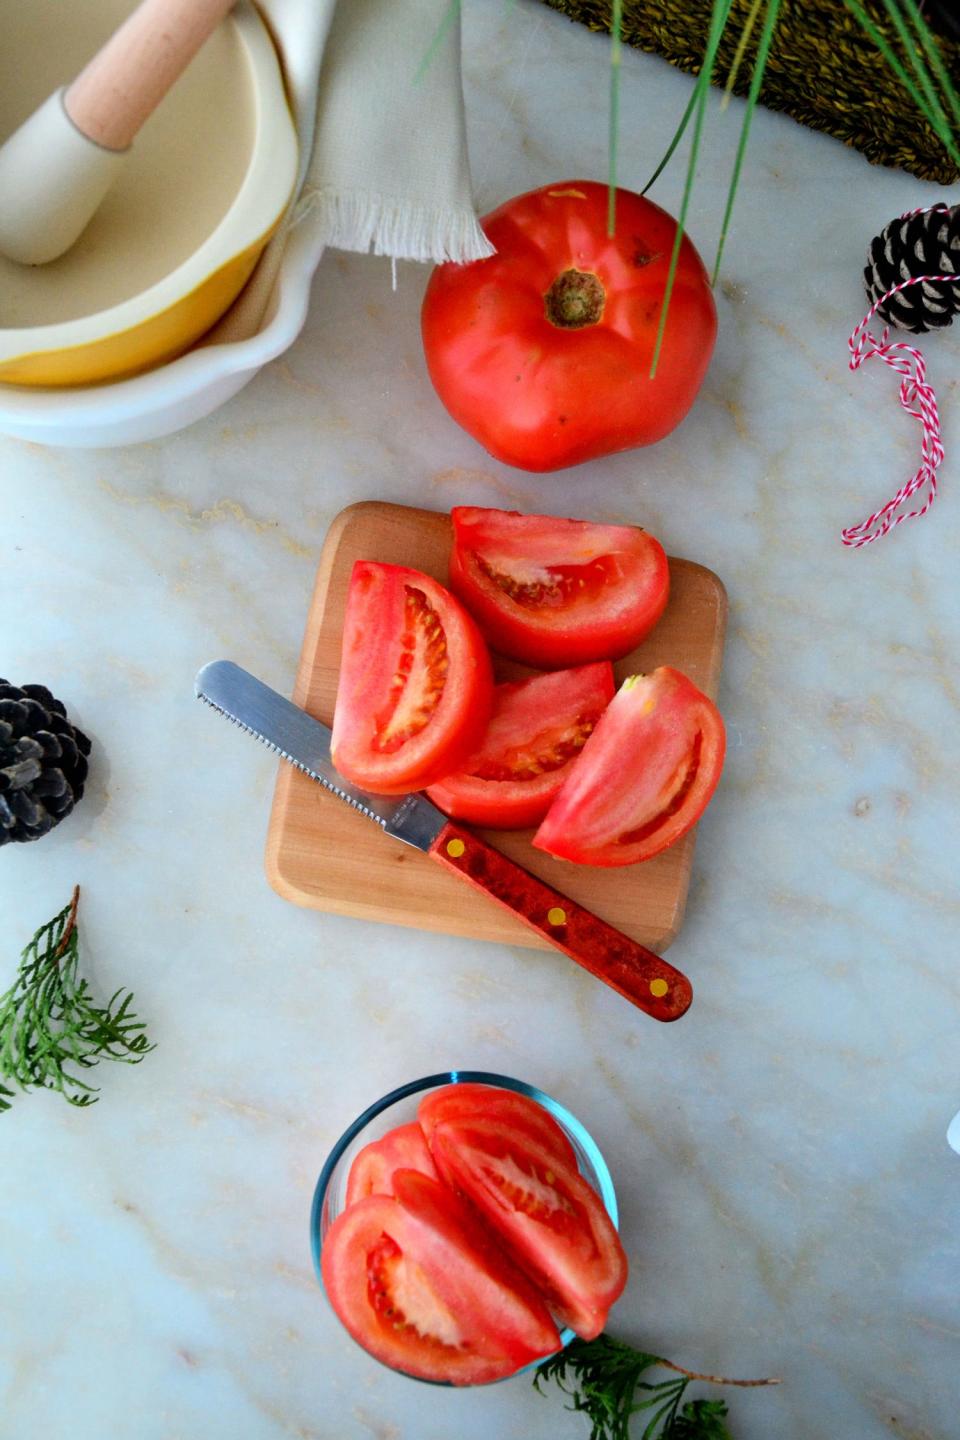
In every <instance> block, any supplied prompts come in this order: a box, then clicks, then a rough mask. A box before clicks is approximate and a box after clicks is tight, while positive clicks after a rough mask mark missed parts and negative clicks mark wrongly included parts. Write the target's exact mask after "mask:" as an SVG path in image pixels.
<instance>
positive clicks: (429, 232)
mask: <svg viewBox="0 0 960 1440" xmlns="http://www.w3.org/2000/svg"><path fill="white" fill-rule="evenodd" d="M307 216H309V217H310V221H311V224H312V225H314V226H315V227H316V228H317V229H318V230H319V232H320V235H321V236H322V238H323V240H324V243H325V244H327V245H332V246H334V248H335V249H337V250H355V251H359V252H360V253H361V254H368V253H369V252H370V251H371V250H372V251H373V253H374V254H375V255H391V256H393V258H394V259H395V260H426V261H437V262H439V261H443V260H453V261H456V262H457V263H459V264H464V263H465V262H467V261H470V260H485V259H486V258H487V256H488V255H493V254H494V253H495V251H494V248H493V246H492V245H491V244H490V241H489V240H488V239H487V237H486V235H484V233H483V230H482V229H481V227H480V222H479V221H478V219H477V217H476V215H475V214H474V213H473V211H472V210H471V209H469V208H468V207H467V206H463V205H447V206H433V205H417V204H412V203H411V202H410V201H406V200H398V199H395V198H394V197H393V196H390V195H379V194H376V193H374V192H372V191H366V190H340V189H337V190H334V189H321V188H316V187H311V188H308V189H306V190H304V192H303V194H302V195H301V196H300V199H299V200H298V202H297V205H296V209H295V211H294V215H293V224H294V225H299V224H300V223H301V222H302V221H303V220H305V219H306V218H307Z"/></svg>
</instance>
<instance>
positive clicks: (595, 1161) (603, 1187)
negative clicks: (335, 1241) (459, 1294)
mask: <svg viewBox="0 0 960 1440" xmlns="http://www.w3.org/2000/svg"><path fill="white" fill-rule="evenodd" d="M457 1084H472V1085H491V1086H494V1087H496V1088H498V1089H501V1090H514V1091H516V1093H517V1094H519V1095H526V1096H527V1097H528V1098H529V1099H531V1100H535V1101H536V1102H537V1104H538V1105H542V1106H543V1108H544V1109H545V1110H546V1111H547V1112H548V1113H549V1114H550V1115H552V1116H553V1117H554V1119H555V1120H557V1121H558V1122H559V1123H560V1124H561V1125H562V1126H563V1128H564V1129H565V1130H566V1131H567V1132H568V1133H569V1134H570V1135H571V1136H572V1137H573V1138H574V1139H575V1140H576V1142H577V1144H578V1145H579V1146H580V1148H581V1149H582V1150H583V1152H584V1154H585V1155H586V1157H587V1159H588V1161H589V1162H590V1165H591V1167H592V1168H593V1173H594V1176H595V1177H596V1181H597V1186H598V1194H599V1196H600V1199H601V1200H602V1202H603V1206H604V1209H605V1210H606V1212H607V1214H608V1215H609V1216H610V1219H611V1221H612V1222H613V1226H614V1228H615V1229H616V1230H619V1228H620V1217H619V1210H618V1207H617V1197H616V1192H615V1191H614V1188H613V1177H612V1176H611V1174H610V1170H609V1167H608V1165H607V1162H606V1160H605V1159H604V1158H603V1153H602V1151H601V1150H600V1147H599V1145H598V1144H597V1142H596V1141H595V1140H594V1138H593V1136H592V1135H591V1134H590V1131H589V1130H588V1129H587V1127H586V1126H585V1125H584V1124H583V1121H582V1120H578V1119H577V1117H576V1115H574V1114H573V1113H572V1112H571V1111H570V1110H568V1109H567V1107H566V1106H565V1105H561V1103H560V1101H559V1100H555V1099H554V1098H553V1096H552V1095H548V1094H547V1093H546V1091H545V1090H541V1089H540V1088H539V1087H538V1086H537V1085H530V1084H529V1083H528V1082H527V1081H525V1080H515V1079H513V1078H512V1077H511V1076H509V1075H498V1074H496V1073H494V1072H493V1071H490V1070H441V1071H439V1072H438V1073H437V1074H435V1075H424V1076H423V1077H422V1078H421V1079H419V1080H409V1081H407V1083H406V1084H405V1085H398V1086H397V1088H396V1089H395V1090H391V1091H390V1092H389V1094H387V1095H384V1096H382V1098H381V1099H379V1100H375V1101H374V1102H373V1104H372V1105H368V1106H367V1108H366V1110H364V1111H363V1112H362V1113H361V1114H360V1115H358V1116H357V1118H356V1120H354V1121H353V1123H352V1124H351V1125H348V1126H347V1128H346V1130H344V1132H343V1134H342V1135H341V1136H340V1139H339V1140H338V1141H337V1142H336V1144H335V1145H334V1146H333V1148H332V1150H331V1151H330V1153H329V1155H328V1156H327V1158H326V1160H325V1161H324V1163H323V1168H322V1169H321V1171H320V1175H319V1178H318V1179H317V1184H316V1188H315V1189H314V1192H313V1204H312V1206H311V1208H310V1249H311V1253H312V1255H313V1268H314V1272H315V1274H316V1277H317V1281H318V1283H319V1285H320V1288H321V1290H323V1292H324V1294H326V1288H325V1286H324V1283H323V1271H322V1268H321V1261H320V1255H321V1251H322V1248H323V1246H322V1242H321V1239H320V1219H321V1215H322V1213H323V1203H324V1200H325V1199H326V1195H327V1190H328V1188H329V1185H330V1181H331V1179H332V1177H333V1173H334V1171H335V1170H336V1168H337V1166H338V1165H339V1163H340V1161H341V1159H342V1158H343V1155H344V1153H345V1152H346V1151H347V1149H348V1148H349V1147H350V1145H352V1143H353V1141H354V1140H355V1139H356V1138H357V1136H358V1135H359V1134H360V1132H361V1131H362V1130H364V1129H365V1128H366V1126H367V1125H369V1123H370V1121H371V1120H375V1119H376V1117H377V1116H378V1115H381V1114H382V1113H383V1111H384V1110H388V1109H389V1108H390V1106H391V1105H395V1104H396V1103H397V1102H398V1101H400V1100H406V1099H408V1098H409V1097H410V1096H411V1095H417V1094H419V1093H420V1092H421V1091H423V1090H432V1089H436V1088H438V1087H439V1086H441V1085H457ZM328 1303H329V1301H328ZM573 1339H575V1335H574V1332H573V1331H572V1330H571V1329H569V1327H565V1328H564V1329H563V1330H561V1332H560V1342H561V1349H566V1347H567V1345H569V1344H570V1341H571V1340H573ZM374 1358H375V1357H374ZM378 1363H382V1362H378ZM538 1363H539V1362H538V1361H536V1360H534V1361H532V1362H531V1364H530V1365H525V1366H524V1367H523V1369H521V1370H519V1371H517V1372H516V1373H517V1374H522V1373H523V1371H524V1370H529V1369H532V1368H534V1367H535V1366H536V1365H537V1364H538ZM387 1368H388V1369H389V1368H390V1367H389V1366H388V1367H387ZM394 1373H395V1374H404V1373H405V1372H404V1371H395V1372H394ZM407 1378H409V1379H412V1380H417V1379H420V1377H419V1376H416V1375H412V1376H408V1377H407ZM503 1378H504V1379H511V1378H513V1377H512V1376H504V1377H503ZM421 1383H422V1382H421ZM425 1383H426V1384H428V1385H430V1384H435V1383H437V1382H435V1381H430V1380H428V1381H426V1382H425ZM440 1383H441V1384H443V1383H444V1382H440Z"/></svg>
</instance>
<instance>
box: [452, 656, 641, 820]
mask: <svg viewBox="0 0 960 1440" xmlns="http://www.w3.org/2000/svg"><path fill="white" fill-rule="evenodd" d="M614 689H615V686H614V681H613V667H612V666H611V664H610V662H609V660H601V661H599V662H598V663H597V664H595V665H581V666H580V668H579V669H577V670H555V671H554V672H553V673H552V674H549V675H531V676H530V677H529V678H528V679H526V680H515V681H512V682H511V683H509V684H506V685H497V686H496V687H495V689H494V692H493V715H492V716H491V719H490V724H489V725H488V727H487V731H486V734H485V735H484V737H483V739H482V740H481V741H480V744H479V746H478V747H477V749H476V750H475V751H474V752H473V754H472V755H470V756H469V757H468V758H467V759H466V760H465V761H464V764H463V768H462V769H461V770H458V771H456V772H455V773H454V774H453V775H445V776H444V778H443V779H442V780H440V781H438V782H437V784H436V785H431V786H430V788H429V790H428V792H427V793H428V794H429V796H430V799H431V800H432V801H433V802H434V804H436V805H439V806H440V809H441V810H444V811H446V813H447V814H448V815H452V816H453V817H454V819H456V820H469V821H472V822H473V824H475V825H492V826H494V827H496V828H499V829H502V830H520V829H522V828H523V827H524V826H525V825H538V824H539V823H540V821H541V820H542V819H543V817H544V815H546V813H547V811H548V810H549V809H550V802H551V801H552V800H553V798H554V796H555V795H556V794H557V792H558V790H559V789H560V786H561V785H562V784H563V782H564V780H565V778H566V776H567V773H568V772H569V770H570V767H571V765H572V764H573V762H574V760H575V759H576V757H577V756H578V755H579V754H580V751H581V750H582V749H583V747H584V745H585V744H586V741H587V737H588V736H589V735H590V734H591V733H592V731H593V730H594V728H595V726H596V724H597V721H598V720H599V719H600V716H601V715H602V714H603V712H604V710H605V709H606V708H607V705H608V704H609V703H610V701H611V700H612V698H613V692H614Z"/></svg>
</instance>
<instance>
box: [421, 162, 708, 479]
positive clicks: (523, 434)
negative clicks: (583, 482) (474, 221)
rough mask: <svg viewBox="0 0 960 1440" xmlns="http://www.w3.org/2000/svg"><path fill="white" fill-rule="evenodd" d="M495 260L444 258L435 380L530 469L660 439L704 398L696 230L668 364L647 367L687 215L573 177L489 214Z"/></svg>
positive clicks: (493, 442)
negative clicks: (679, 223) (610, 221)
mask: <svg viewBox="0 0 960 1440" xmlns="http://www.w3.org/2000/svg"><path fill="white" fill-rule="evenodd" d="M483 228H484V230H485V231H486V233H487V236H488V237H489V239H490V240H491V242H492V243H493V244H494V245H495V246H496V250H497V253H496V255H493V256H491V257H490V258H489V259H488V260H475V261H473V263H472V264H469V265H454V264H446V265H438V266H437V268H436V269H435V270H434V272H433V274H432V276H431V277H430V283H429V284H428V286H427V293H426V296H425V297H424V302H423V315H422V324H423V344H424V350H425V353H426V358H427V367H428V369H429V371H430V378H431V380H432V381H433V384H434V386H435V387H436V391H437V394H438V395H439V396H440V399H441V400H442V401H443V403H444V405H445V406H446V407H447V409H448V410H449V412H450V414H451V415H452V416H453V418H454V419H455V420H456V421H457V422H458V423H459V424H460V425H462V426H463V428H464V429H465V430H467V431H469V433H470V434H471V435H473V436H474V437H475V439H477V440H479V441H480V443H481V445H483V446H485V447H486V449H487V450H489V452H490V454H491V455H493V456H495V457H496V459H498V460H503V461H505V462H506V463H507V464H508V465H516V466H518V467H519V468H520V469H522V470H559V469H561V468H562V467H563V466H565V465H578V464H580V463H581V461H584V460H592V459H595V458H596V457H597V456H598V455H610V454H613V453H614V452H616V451H618V450H630V449H632V448H634V447H635V446H638V445H649V444H651V443H652V442H653V441H654V440H661V439H662V438H663V436H664V435H668V434H669V433H670V431H671V430H672V429H673V428H674V427H675V426H676V425H678V424H679V423H680V421H681V420H682V419H683V417H684V415H686V413H687V411H688V410H689V409H690V406H691V405H692V404H693V401H694V397H695V396H696V393H697V391H698V390H699V388H700V385H701V383H702V381H703V377H704V375H705V374H706V370H707V365H708V364H709V362H710V356H711V354H712V352H713V343H714V339H715V338H716V333H717V312H716V308H715V306H714V303H713V296H712V295H711V293H710V287H709V284H708V281H707V275H706V271H705V270H704V267H703V263H702V261H701V259H700V257H699V255H698V254H697V252H696V250H695V249H694V247H693V245H691V243H690V241H689V240H688V239H687V237H686V236H684V238H683V243H682V245H681V247H680V257H679V263H678V266H677V272H676V279H675V282H674V289H673V295H672V297H671V301H670V310H669V314H668V317H667V327H666V334H665V336H664V340H663V346H662V349H661V351H660V357H659V362H658V365H657V373H656V376H655V378H654V379H653V380H651V379H650V365H651V360H652V358H653V349H654V342H655V340H656V334H657V327H658V324H659V320H660V309H661V304H662V301H663V295H664V288H665V286H666V281H667V272H668V270H669V266H670V253H671V250H672V248H673V243H674V236H675V234H676V221H675V220H674V219H673V218H672V217H671V216H670V215H668V214H667V213H666V212H665V211H663V210H661V209H660V208H659V206H657V205H654V204H653V203H652V202H651V201H649V200H644V199H643V198H642V197H641V196H640V195H634V194H633V193H632V192H631V191H629V190H618V191H617V208H616V234H615V235H614V236H613V237H612V238H611V237H610V236H608V235H607V187H606V186H605V185H601V184H597V183H596V182H595V181H591V180H564V181H561V182H560V183H559V184H556V185H547V186H545V187H544V188H543V189H542V190H531V191H530V193H529V194H527V195H519V196H517V198H516V199H515V200H508V201H507V202H506V204H505V205H501V206H500V208H499V209H498V210H494V211H493V213H492V214H491V215H488V216H487V217H486V218H485V219H484V221H483Z"/></svg>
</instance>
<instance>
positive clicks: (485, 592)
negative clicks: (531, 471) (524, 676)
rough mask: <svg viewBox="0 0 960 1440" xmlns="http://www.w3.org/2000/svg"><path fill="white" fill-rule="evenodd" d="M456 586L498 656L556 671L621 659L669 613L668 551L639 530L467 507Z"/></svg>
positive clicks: (459, 516) (458, 536)
mask: <svg viewBox="0 0 960 1440" xmlns="http://www.w3.org/2000/svg"><path fill="white" fill-rule="evenodd" d="M451 518H452V520H453V531H454V544H453V553H452V555H451V559H450V588H451V589H452V590H453V591H455V593H456V594H457V595H459V597H460V599H461V600H462V601H463V603H464V604H465V605H466V607H467V609H468V610H469V611H470V613H471V615H473V617H474V618H475V620H476V621H477V623H478V625H479V626H480V629H481V630H482V631H483V633H484V634H485V635H486V637H487V639H488V640H489V642H490V644H491V645H492V646H493V648H494V649H495V650H499V651H500V652H501V653H502V654H503V655H509V656H511V657H512V658H513V659H515V660H522V661H524V662H525V663H526V664H527V665H536V666H538V667H540V668H542V669H547V670H553V669H557V668H559V667H563V666H570V665H581V664H585V663H586V662H587V661H590V660H616V659H618V658H619V657H620V656H622V655H627V654H629V652H630V651H631V650H632V649H633V648H634V647H635V646H636V645H638V644H639V643H640V641H641V640H642V639H643V637H644V636H645V635H646V634H647V633H648V632H649V631H650V630H651V629H652V628H653V626H654V625H655V624H656V622H657V621H658V620H659V618H660V616H661V615H662V614H663V611H664V607H665V606H666V603H667V597H668V594H669V589H670V574H669V567H668V565H667V557H666V555H665V554H664V550H663V546H662V545H661V544H660V542H659V541H658V540H655V539H654V537H653V536H652V535H648V534H647V532H646V531H645V530H639V529H637V528H636V527H634V526H632V525H592V524H589V523H588V522H587V521H584V520H558V519H555V518H554V517H553V516H549V515H519V514H517V513H516V512H514V511H508V510H486V509H480V508H477V507H474V506H466V505H458V506H456V507H455V508H454V509H453V510H452V511H451Z"/></svg>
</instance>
